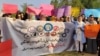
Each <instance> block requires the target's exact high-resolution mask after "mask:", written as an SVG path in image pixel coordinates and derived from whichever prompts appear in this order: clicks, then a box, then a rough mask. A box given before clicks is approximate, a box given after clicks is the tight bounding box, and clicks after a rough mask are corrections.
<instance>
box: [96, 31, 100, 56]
mask: <svg viewBox="0 0 100 56" xmlns="http://www.w3.org/2000/svg"><path fill="white" fill-rule="evenodd" d="M96 40H97V45H98V47H99V50H98V56H100V30H99V32H98V35H97V39H96Z"/></svg>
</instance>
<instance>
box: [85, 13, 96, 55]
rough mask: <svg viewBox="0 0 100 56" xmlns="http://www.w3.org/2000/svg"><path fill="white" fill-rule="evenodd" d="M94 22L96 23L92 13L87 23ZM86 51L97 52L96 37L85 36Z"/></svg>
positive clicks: (92, 23) (91, 23)
mask: <svg viewBox="0 0 100 56" xmlns="http://www.w3.org/2000/svg"><path fill="white" fill-rule="evenodd" d="M94 24H97V22H96V21H95V20H94V17H93V15H90V16H89V21H88V25H94ZM87 52H88V53H92V54H96V53H97V43H96V37H87Z"/></svg>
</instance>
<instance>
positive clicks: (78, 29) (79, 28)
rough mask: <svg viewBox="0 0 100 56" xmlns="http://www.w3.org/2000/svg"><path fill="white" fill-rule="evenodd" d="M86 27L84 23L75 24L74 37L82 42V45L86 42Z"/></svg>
mask: <svg viewBox="0 0 100 56" xmlns="http://www.w3.org/2000/svg"><path fill="white" fill-rule="evenodd" d="M84 26H85V24H84V23H83V22H78V21H76V22H75V33H76V34H75V35H74V39H75V41H80V42H82V43H85V42H86V38H85V36H84Z"/></svg>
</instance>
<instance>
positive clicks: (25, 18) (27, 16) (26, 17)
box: [22, 13, 30, 20]
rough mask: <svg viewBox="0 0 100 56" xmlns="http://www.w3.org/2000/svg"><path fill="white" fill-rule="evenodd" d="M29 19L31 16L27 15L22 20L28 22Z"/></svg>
mask: <svg viewBox="0 0 100 56" xmlns="http://www.w3.org/2000/svg"><path fill="white" fill-rule="evenodd" d="M28 18H30V15H29V14H28V13H25V14H24V17H23V19H22V20H27V19H28Z"/></svg>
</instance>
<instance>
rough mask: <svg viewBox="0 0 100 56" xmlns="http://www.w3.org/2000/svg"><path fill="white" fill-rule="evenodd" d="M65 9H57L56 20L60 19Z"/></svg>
mask: <svg viewBox="0 0 100 56" xmlns="http://www.w3.org/2000/svg"><path fill="white" fill-rule="evenodd" d="M64 10H65V8H59V9H58V12H57V18H60V17H62V16H63V15H64Z"/></svg>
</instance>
